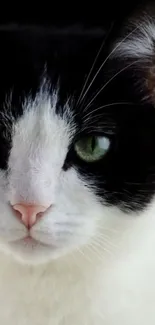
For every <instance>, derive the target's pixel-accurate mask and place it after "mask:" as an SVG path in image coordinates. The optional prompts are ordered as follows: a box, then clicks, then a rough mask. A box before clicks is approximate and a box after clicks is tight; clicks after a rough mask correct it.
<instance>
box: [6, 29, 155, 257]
mask: <svg viewBox="0 0 155 325" xmlns="http://www.w3.org/2000/svg"><path fill="white" fill-rule="evenodd" d="M75 34H76V37H75ZM75 34H74V33H73V30H72V36H71V37H68V31H67V32H66V34H65V31H63V33H62V31H61V33H59V32H58V31H54V33H51V31H50V30H49V29H47V30H43V31H42V30H41V31H40V30H39V31H38V30H37V31H36V30H35V28H30V29H25V30H22V31H18V30H15V31H13V30H12V29H11V30H10V31H9V30H7V31H1V32H0V38H1V60H0V71H1V73H0V248H1V249H2V250H4V251H7V252H10V253H12V254H13V255H14V256H16V257H17V258H18V259H21V260H23V261H26V262H27V261H28V262H31V263H36V262H41V261H45V260H50V259H52V258H57V257H59V256H61V255H63V254H66V253H69V252H72V251H73V250H78V249H81V247H83V245H86V244H89V243H90V242H91V241H93V238H95V237H96V236H98V234H99V233H102V236H104V228H105V229H107V228H108V227H109V228H110V227H113V226H114V225H115V222H116V217H117V218H119V215H120V216H121V218H122V214H130V213H131V211H133V212H135V213H137V212H141V211H143V210H144V208H145V207H146V206H147V204H148V203H149V202H150V201H151V199H152V197H153V194H154V191H155V185H154V184H155V182H154V178H155V177H154V175H155V173H154V167H155V150H154V139H155V111H154V107H153V106H152V105H151V104H150V103H145V105H143V103H141V100H140V98H139V97H140V96H139V94H138V95H137V93H136V92H133V89H132V87H130V74H129V75H128V74H127V75H126V74H125V75H124V74H121V72H119V73H118V71H116V70H117V69H115V64H113V62H115V58H113V61H112V60H111V61H109V60H108V59H106V57H105V55H104V51H101V52H100V53H99V56H98V57H97V61H96V63H95V66H93V69H92V71H91V74H90V75H89V69H90V68H91V64H92V62H93V60H94V58H95V53H96V52H97V49H98V48H99V44H101V41H102V40H103V31H99V30H97V34H96V35H95V34H94V33H93V34H91V35H90V34H89V32H88V31H84V30H82V32H81V31H80V32H79V30H78V28H77V29H76V32H75ZM82 35H83V36H82ZM84 35H85V37H84ZM92 35H93V36H92ZM94 35H95V36H94ZM107 63H108V64H107ZM121 65H122V63H121ZM106 66H107V67H108V68H106ZM111 66H112V67H113V69H112V70H113V75H112V76H111V71H112V70H111ZM118 66H119V65H118ZM122 67H123V65H122ZM119 69H121V68H119ZM85 74H86V77H85ZM87 75H88V78H87ZM119 76H121V77H120V78H119ZM117 77H118V78H117ZM58 78H59V82H56V81H57V80H58ZM83 81H84V86H83V88H82V82H83ZM80 89H82V92H80ZM110 210H111V211H113V214H110V215H108V211H110Z"/></svg>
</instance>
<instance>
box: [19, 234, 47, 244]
mask: <svg viewBox="0 0 155 325" xmlns="http://www.w3.org/2000/svg"><path fill="white" fill-rule="evenodd" d="M14 243H16V244H22V245H23V244H24V245H25V246H32V247H35V246H46V247H47V246H48V247H49V246H50V245H48V244H45V243H43V242H41V241H40V240H37V239H35V238H33V237H32V236H31V235H27V236H25V237H23V238H20V239H17V240H15V241H14Z"/></svg>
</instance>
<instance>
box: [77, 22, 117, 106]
mask: <svg viewBox="0 0 155 325" xmlns="http://www.w3.org/2000/svg"><path fill="white" fill-rule="evenodd" d="M113 25H114V23H112V26H111V27H110V29H109V32H108V33H107V35H106V36H105V38H104V40H103V42H102V44H101V46H100V48H99V51H98V52H97V55H96V57H95V60H94V61H93V64H92V66H91V68H90V71H89V73H88V75H87V78H86V80H85V82H84V85H83V88H82V91H81V93H80V96H79V98H78V100H77V103H76V107H77V106H78V105H79V104H80V103H81V101H82V99H81V97H82V95H83V93H84V91H85V88H86V86H87V83H88V81H89V78H90V76H91V73H92V72H93V69H94V67H95V64H96V62H97V59H98V57H99V55H100V53H101V51H102V48H103V46H104V44H105V42H106V40H107V39H108V37H109V34H110V33H111V30H112V28H113Z"/></svg>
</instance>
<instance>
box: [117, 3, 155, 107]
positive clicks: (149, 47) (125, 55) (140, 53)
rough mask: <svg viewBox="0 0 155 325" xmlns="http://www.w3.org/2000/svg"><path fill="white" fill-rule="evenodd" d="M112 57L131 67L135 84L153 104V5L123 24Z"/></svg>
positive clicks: (154, 40) (154, 62)
mask: <svg viewBox="0 0 155 325" xmlns="http://www.w3.org/2000/svg"><path fill="white" fill-rule="evenodd" d="M112 56H113V57H114V58H117V59H119V61H120V62H121V64H123V65H129V67H132V71H133V72H134V73H133V75H134V77H135V80H137V84H139V85H140V86H141V89H142V90H144V93H145V95H146V97H147V98H150V99H152V100H153V103H155V5H154V8H153V9H152V7H151V8H149V9H147V11H146V10H144V11H139V12H138V13H136V14H134V16H133V17H130V18H129V19H128V21H126V22H125V25H124V26H123V28H122V29H121V31H120V35H119V37H118V39H117V41H116V42H115V44H114V46H113V55H112ZM144 97H145V96H144Z"/></svg>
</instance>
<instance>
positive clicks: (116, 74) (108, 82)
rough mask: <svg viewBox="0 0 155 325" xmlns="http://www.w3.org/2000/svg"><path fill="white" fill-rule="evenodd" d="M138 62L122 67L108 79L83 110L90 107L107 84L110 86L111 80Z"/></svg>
mask: <svg viewBox="0 0 155 325" xmlns="http://www.w3.org/2000/svg"><path fill="white" fill-rule="evenodd" d="M139 61H140V59H137V60H136V61H134V62H132V63H130V64H128V65H127V66H126V67H124V68H122V69H121V70H119V71H118V72H117V73H115V74H114V76H113V77H112V78H110V79H109V80H108V81H107V82H106V83H105V84H104V85H103V86H102V87H101V88H100V90H99V91H98V92H97V93H96V94H95V96H94V97H93V98H92V99H91V100H90V102H89V103H88V104H87V106H86V107H85V108H84V110H86V109H87V108H88V107H89V106H90V105H91V103H92V102H93V101H94V100H95V98H96V97H97V96H98V95H99V94H100V93H101V91H102V90H103V89H105V88H106V86H108V85H109V84H110V82H111V81H112V80H114V79H115V78H116V77H117V76H118V75H119V74H120V73H121V72H123V71H125V70H127V69H128V68H130V67H131V66H132V65H134V64H136V63H137V62H139Z"/></svg>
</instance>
